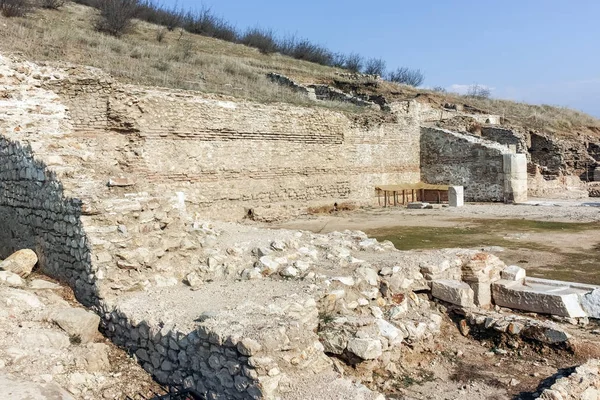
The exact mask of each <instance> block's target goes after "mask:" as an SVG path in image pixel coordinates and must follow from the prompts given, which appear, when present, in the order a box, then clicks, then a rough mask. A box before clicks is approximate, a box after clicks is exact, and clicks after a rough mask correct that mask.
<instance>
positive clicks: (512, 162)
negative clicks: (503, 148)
mask: <svg viewBox="0 0 600 400" xmlns="http://www.w3.org/2000/svg"><path fill="white" fill-rule="evenodd" d="M502 157H503V172H504V201H505V202H511V203H513V202H514V203H523V202H525V201H527V157H526V156H525V154H503V155H502Z"/></svg>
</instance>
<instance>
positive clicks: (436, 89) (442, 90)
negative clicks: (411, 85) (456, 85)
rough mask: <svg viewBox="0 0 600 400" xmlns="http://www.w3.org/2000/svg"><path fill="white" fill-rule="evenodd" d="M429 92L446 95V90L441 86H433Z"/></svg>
mask: <svg viewBox="0 0 600 400" xmlns="http://www.w3.org/2000/svg"><path fill="white" fill-rule="evenodd" d="M431 90H433V91H434V92H437V93H447V92H448V91H447V90H446V88H445V87H443V86H434V87H433V89H431Z"/></svg>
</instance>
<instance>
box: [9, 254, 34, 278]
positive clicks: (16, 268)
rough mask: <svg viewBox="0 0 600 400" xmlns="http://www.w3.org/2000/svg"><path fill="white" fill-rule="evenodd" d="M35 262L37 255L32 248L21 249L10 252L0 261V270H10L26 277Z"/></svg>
mask: <svg viewBox="0 0 600 400" xmlns="http://www.w3.org/2000/svg"><path fill="white" fill-rule="evenodd" d="M37 262H38V257H37V255H36V254H35V252H34V251H33V250H30V249H23V250H19V251H17V252H15V253H13V254H11V255H10V256H9V257H8V258H7V259H6V260H4V261H2V262H0V270H4V271H10V272H13V273H15V274H17V275H19V276H21V277H22V278H27V277H28V276H29V274H31V271H33V267H34V266H35V264H37Z"/></svg>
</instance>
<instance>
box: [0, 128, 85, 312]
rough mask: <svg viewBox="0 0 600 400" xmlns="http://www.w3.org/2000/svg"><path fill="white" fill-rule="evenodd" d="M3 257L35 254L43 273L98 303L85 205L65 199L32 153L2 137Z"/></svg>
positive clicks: (0, 212) (0, 205)
mask: <svg viewBox="0 0 600 400" xmlns="http://www.w3.org/2000/svg"><path fill="white" fill-rule="evenodd" d="M0 193H1V196H0V226H2V229H0V258H2V259H3V258H6V257H7V256H9V255H10V254H11V253H13V252H14V251H16V250H19V249H23V248H30V249H33V250H34V251H35V252H36V254H37V255H38V258H39V268H40V269H41V270H42V271H43V272H44V273H46V274H48V275H50V276H52V277H55V278H57V279H59V280H61V281H63V282H65V283H67V284H68V285H69V286H71V287H73V288H74V289H75V291H76V292H77V294H78V298H79V300H80V301H82V302H83V303H84V304H86V305H91V304H94V301H95V300H96V298H95V292H96V288H95V283H96V277H95V276H94V275H93V268H92V266H91V262H90V252H89V248H88V242H87V238H86V234H85V232H84V230H83V227H82V224H81V221H80V219H79V217H80V215H81V211H80V209H81V202H80V201H79V200H78V199H70V198H66V197H64V194H63V188H62V185H61V184H60V183H59V182H58V181H57V180H56V177H55V174H53V173H50V172H49V171H48V170H47V169H46V166H45V165H44V164H43V163H42V162H40V161H37V160H35V159H34V156H33V153H32V151H31V149H30V148H28V147H24V146H22V145H21V144H20V143H15V142H11V141H10V140H7V139H5V138H3V137H1V136H0Z"/></svg>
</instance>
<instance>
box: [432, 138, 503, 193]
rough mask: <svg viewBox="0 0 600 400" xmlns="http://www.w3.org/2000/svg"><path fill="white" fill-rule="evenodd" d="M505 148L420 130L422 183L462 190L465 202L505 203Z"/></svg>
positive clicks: (484, 141)
mask: <svg viewBox="0 0 600 400" xmlns="http://www.w3.org/2000/svg"><path fill="white" fill-rule="evenodd" d="M504 154H510V151H509V149H508V148H507V147H506V146H503V145H500V144H498V143H494V142H490V141H486V140H482V139H479V138H476V137H474V136H470V135H464V134H460V133H455V132H451V131H447V130H444V129H438V128H428V127H423V128H421V180H422V181H424V182H427V183H433V184H446V185H459V186H464V188H465V199H466V200H467V201H504V200H505V182H504V179H505V176H504V172H503V168H504V167H503V166H504V160H503V155H504Z"/></svg>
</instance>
